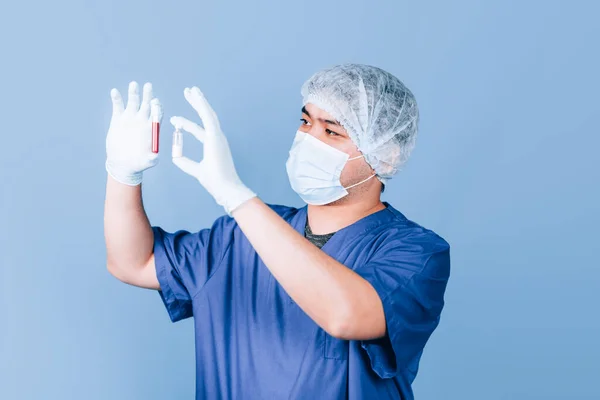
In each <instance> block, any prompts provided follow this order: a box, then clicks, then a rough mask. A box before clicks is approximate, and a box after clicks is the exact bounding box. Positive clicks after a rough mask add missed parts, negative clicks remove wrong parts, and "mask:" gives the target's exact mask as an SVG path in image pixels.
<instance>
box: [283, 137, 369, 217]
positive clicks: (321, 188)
mask: <svg viewBox="0 0 600 400" xmlns="http://www.w3.org/2000/svg"><path fill="white" fill-rule="evenodd" d="M362 157H363V156H358V157H353V158H349V156H348V154H346V153H344V152H343V151H340V150H338V149H336V148H334V147H331V146H329V145H328V144H325V143H323V142H322V141H320V140H319V139H316V138H314V137H313V136H311V135H309V134H307V133H304V132H302V131H298V132H296V137H295V139H294V143H293V144H292V148H291V150H290V156H289V158H288V160H287V162H286V165H285V166H286V170H287V173H288V177H289V179H290V184H291V185H292V189H294V191H295V192H296V193H298V195H299V196H300V197H301V198H302V200H304V201H305V202H306V203H307V204H312V205H316V206H320V205H323V204H329V203H332V202H334V201H336V200H339V199H341V198H342V197H344V196H346V195H348V190H347V189H350V188H353V187H355V186H358V185H360V184H361V183H364V182H366V181H368V180H369V179H371V178H372V177H374V176H375V174H373V175H371V176H370V177H368V178H367V179H365V180H363V181H361V182H358V183H355V184H354V185H351V186H348V187H343V186H342V183H341V182H340V175H341V174H342V170H343V169H344V166H345V165H346V162H348V161H352V160H358V159H359V158H362Z"/></svg>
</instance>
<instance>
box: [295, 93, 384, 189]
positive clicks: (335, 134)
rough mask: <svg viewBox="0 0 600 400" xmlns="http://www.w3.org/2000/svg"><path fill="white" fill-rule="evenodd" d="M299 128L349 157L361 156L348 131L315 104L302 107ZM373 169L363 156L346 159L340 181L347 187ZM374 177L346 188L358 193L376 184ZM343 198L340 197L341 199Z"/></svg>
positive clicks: (366, 175) (363, 177)
mask: <svg viewBox="0 0 600 400" xmlns="http://www.w3.org/2000/svg"><path fill="white" fill-rule="evenodd" d="M300 122H301V124H300V128H299V129H300V130H301V131H302V132H305V133H308V134H309V135H312V136H313V137H315V138H316V139H319V140H320V141H322V142H323V143H325V144H328V145H329V146H331V147H334V148H336V149H338V150H340V151H342V152H344V153H346V154H348V155H349V156H350V157H349V158H353V157H357V156H361V155H362V153H361V152H360V151H359V150H358V148H357V147H356V145H355V144H354V142H353V141H352V139H350V136H349V135H348V132H347V131H346V129H344V127H342V126H341V125H340V123H339V122H338V121H336V120H335V119H334V118H333V117H332V116H331V115H330V114H328V113H327V112H325V111H323V110H321V109H320V108H318V107H317V106H315V105H313V104H311V103H308V104H306V106H304V107H303V108H302V118H301V119H300ZM374 173H375V171H373V169H372V168H371V166H370V165H369V164H367V162H366V161H365V159H364V157H362V158H359V159H356V160H352V161H348V162H347V163H346V165H345V166H344V169H343V170H342V174H341V176H340V181H341V183H342V186H344V187H347V186H351V185H353V184H355V183H358V182H360V181H362V180H364V179H367V178H368V177H369V176H371V175H373V174H374ZM377 182H378V180H377V179H376V178H373V179H369V180H368V181H367V182H365V183H363V184H361V185H358V186H356V187H353V188H350V189H348V193H349V194H353V193H360V192H363V191H366V190H368V189H369V188H371V187H372V185H373V184H377ZM343 199H345V198H342V200H343Z"/></svg>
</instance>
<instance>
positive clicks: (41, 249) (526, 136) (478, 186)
mask: <svg viewBox="0 0 600 400" xmlns="http://www.w3.org/2000/svg"><path fill="white" fill-rule="evenodd" d="M599 13H600V6H599V5H598V3H597V2H593V1H587V2H584V1H571V2H567V1H502V2H491V1H483V0H482V1H465V0H461V1H454V2H448V1H411V2H407V1H368V2H367V1H363V2H360V1H343V2H342V1H337V2H334V1H312V0H307V1H302V2H294V3H292V2H283V1H279V2H275V1H273V2H266V1H259V2H244V1H237V2H217V1H212V2H203V1H196V2H191V1H183V2H158V1H134V2H120V1H114V0H103V1H86V2H79V1H56V2H42V1H36V2H10V4H3V5H2V23H1V24H0V41H1V42H0V43H1V48H0V50H1V53H0V54H1V57H2V62H1V63H0V72H1V74H0V82H1V84H0V89H1V91H0V94H1V97H0V107H1V108H0V109H1V110H2V111H3V115H2V116H3V124H2V133H1V137H2V145H1V147H0V152H1V157H0V181H1V193H2V196H1V198H0V201H1V202H0V205H1V208H0V227H1V229H0V246H1V247H0V273H1V275H0V284H1V287H0V289H1V292H0V296H1V297H0V300H1V303H0V324H1V329H0V335H1V337H0V338H1V346H2V347H1V348H0V398H2V399H164V398H169V399H191V398H193V392H194V348H193V346H194V342H193V329H192V328H193V327H192V321H191V320H187V321H184V322H181V323H177V324H172V323H171V322H170V321H169V318H168V316H167V313H166V311H165V310H164V309H163V306H162V304H161V302H160V299H159V296H158V294H157V293H155V292H152V291H148V290H144V289H139V288H134V287H131V286H128V285H125V284H123V283H121V282H119V281H117V280H116V279H115V278H113V277H112V276H111V275H110V274H109V273H108V272H107V270H106V266H105V247H104V238H103V201H104V190H105V182H106V173H105V170H104V160H105V147H104V146H105V135H106V131H107V128H108V124H109V121H110V112H111V102H110V97H109V91H110V89H111V88H112V87H117V88H118V89H119V90H121V92H122V93H124V94H125V93H126V90H127V84H128V82H129V81H131V80H137V81H138V82H139V83H140V84H143V83H144V82H145V81H151V82H152V83H153V84H154V88H155V94H156V95H157V96H158V97H159V98H160V99H161V101H162V102H163V104H164V108H165V122H167V121H168V118H169V117H170V116H172V115H177V114H179V115H184V116H186V117H188V118H197V117H196V116H195V115H194V112H193V110H192V109H191V107H190V106H189V105H188V104H187V103H186V102H185V100H184V98H183V88H184V87H186V86H192V85H198V86H199V87H200V88H201V89H202V90H203V91H204V92H205V94H206V96H207V97H208V99H209V101H210V102H211V104H212V105H213V107H214V108H215V110H216V111H217V113H218V115H219V117H220V119H221V124H222V127H223V129H224V131H225V133H226V134H227V136H228V138H229V141H230V143H231V147H232V152H233V155H234V159H235V162H236V164H237V166H238V170H239V172H240V175H241V177H242V179H243V181H244V182H245V183H246V184H247V185H248V186H249V187H250V188H252V189H253V190H255V191H256V192H257V193H259V195H260V196H261V197H262V198H263V199H264V200H265V201H267V202H271V203H280V204H288V205H301V201H300V200H299V198H298V197H297V196H296V195H295V194H294V193H293V191H292V190H291V188H290V187H289V184H288V180H287V175H286V172H285V160H286V158H287V151H288V150H289V147H290V145H291V142H292V139H293V135H294V133H295V131H296V129H297V126H298V124H299V121H298V119H299V118H300V112H299V110H300V106H301V98H300V95H299V90H300V86H301V84H302V82H304V80H305V79H307V78H308V77H309V76H310V75H311V74H312V73H313V72H315V71H316V70H318V69H320V68H323V67H326V66H330V65H333V64H337V63H342V62H359V63H367V64H373V65H376V66H379V67H382V68H384V69H386V70H388V71H390V72H392V73H393V74H395V75H397V76H398V77H399V78H400V79H401V80H402V81H403V82H404V83H405V84H406V85H407V86H408V87H409V88H410V89H411V90H412V91H413V92H414V93H415V95H416V97H417V100H418V102H419V106H420V110H421V124H420V133H419V137H418V139H417V147H416V149H415V151H414V153H413V155H412V157H411V159H410V160H409V162H408V164H407V165H406V166H405V168H404V170H403V171H402V172H401V173H400V174H399V175H398V176H397V177H396V178H395V179H394V180H393V181H392V182H391V183H390V185H389V186H388V188H387V191H386V193H385V194H384V199H385V200H386V201H389V202H391V203H392V204H393V205H394V206H395V207H396V208H398V209H400V210H401V211H402V212H403V213H405V214H406V215H407V216H408V217H409V218H410V219H413V220H415V221H416V222H418V223H420V224H421V225H423V226H425V227H428V228H430V229H433V230H434V231H436V232H437V233H439V234H440V235H442V236H443V237H444V238H446V239H447V240H448V241H449V242H450V244H451V246H452V268H453V269H452V277H451V281H450V283H449V286H448V291H447V296H446V308H445V310H444V312H443V315H442V321H441V325H440V327H439V329H438V330H437V331H436V332H435V333H434V334H433V336H432V338H431V340H430V342H429V344H428V346H427V347H426V349H425V353H424V356H423V358H422V362H421V370H420V372H419V375H418V376H417V379H416V381H415V384H414V387H415V393H416V397H417V399H419V400H428V399H429V400H433V399H450V400H471V399H472V400H482V399H485V400H499V399H527V400H529V399H599V398H600V387H599V385H598V379H597V378H598V376H599V371H600V365H599V364H600V361H599V360H600V346H599V344H598V339H599V338H600V319H599V318H598V315H599V312H598V306H599V305H600V302H599V301H598V293H599V289H600V271H599V267H600V263H599V262H598V255H599V250H600V245H599V244H598V239H599V236H600V235H598V230H597V227H598V224H599V223H600V216H599V214H600V213H599V210H598V208H599V204H600V198H599V197H600V196H599V183H600V176H599V175H600V174H599V171H600V168H599V167H598V164H597V163H598V160H599V159H600V158H599V157H598V147H599V146H600V139H599V133H600V130H599V129H598V118H599V117H600V100H599V93H600V79H599V77H598V73H599V72H600V52H599V47H598V46H599V44H598V43H599V41H600V25H598V21H597V16H598V15H599ZM164 126H165V129H164V130H163V136H162V138H163V140H162V149H163V154H162V160H161V162H160V163H159V166H158V167H157V168H155V169H153V170H151V171H149V172H148V173H146V174H145V178H144V179H145V181H144V182H145V183H144V203H145V206H146V210H147V213H148V215H149V217H150V220H151V222H152V223H153V224H157V225H161V226H163V227H164V228H165V229H168V230H176V229H188V230H199V229H201V228H203V227H207V226H209V225H210V224H211V223H212V221H213V220H214V219H215V218H217V217H218V216H219V215H221V214H222V210H221V209H220V208H219V207H218V206H217V205H216V204H215V203H214V201H213V199H212V198H211V197H210V196H209V195H208V194H207V193H206V192H205V191H204V189H203V188H202V187H201V186H200V185H199V184H198V183H197V182H196V181H195V180H193V178H191V177H189V176H187V175H185V174H183V173H182V172H181V171H179V170H178V169H177V168H176V167H175V166H174V165H172V163H171V161H170V159H169V155H170V154H169V146H170V143H171V138H170V135H171V132H172V130H171V128H170V126H168V125H167V124H165V125H164ZM185 142H186V145H185V152H186V154H187V155H188V156H190V157H193V158H196V159H199V158H200V157H201V146H200V145H199V144H197V143H194V140H193V138H192V137H191V136H186V137H185ZM165 150H166V151H165Z"/></svg>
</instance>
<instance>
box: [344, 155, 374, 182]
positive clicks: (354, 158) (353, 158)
mask: <svg viewBox="0 0 600 400" xmlns="http://www.w3.org/2000/svg"><path fill="white" fill-rule="evenodd" d="M363 157H364V154H363V155H360V156H356V157H352V158H349V159H348V161H352V160H358V159H359V158H363ZM375 175H377V174H373V175H371V176H370V177H368V178H367V179H364V180H362V181H360V182H358V183H355V184H354V185H350V186H348V187H345V188H344V189H346V190H348V189H352V188H353V187H355V186H358V185H360V184H361V183H365V182H366V181H368V180H369V179H371V178H372V177H374V176H375Z"/></svg>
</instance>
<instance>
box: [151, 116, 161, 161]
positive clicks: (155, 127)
mask: <svg viewBox="0 0 600 400" xmlns="http://www.w3.org/2000/svg"><path fill="white" fill-rule="evenodd" d="M159 137H160V123H159V122H158V120H155V119H154V118H153V119H152V152H153V153H158V139H159Z"/></svg>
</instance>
